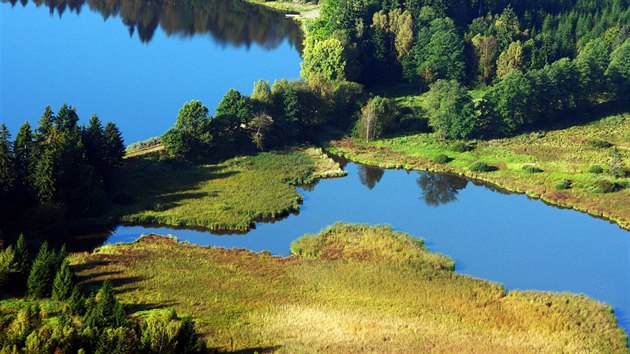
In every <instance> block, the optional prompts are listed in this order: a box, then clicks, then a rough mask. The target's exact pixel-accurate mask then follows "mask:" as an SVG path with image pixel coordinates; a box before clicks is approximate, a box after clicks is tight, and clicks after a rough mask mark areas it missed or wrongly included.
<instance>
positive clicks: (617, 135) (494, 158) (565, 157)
mask: <svg viewBox="0 0 630 354" xmlns="http://www.w3.org/2000/svg"><path fill="white" fill-rule="evenodd" d="M601 142H606V143H610V144H612V145H614V146H615V147H617V148H618V150H619V153H620V156H621V158H622V159H623V160H624V161H625V162H626V164H627V162H628V161H630V114H623V115H616V116H610V117H606V118H604V119H601V120H598V121H595V122H591V123H588V124H584V125H579V126H574V127H570V128H565V129H558V130H551V131H548V132H535V133H527V134H523V135H519V136H516V137H513V138H506V139H496V140H489V141H479V142H467V143H466V144H464V146H465V147H468V148H469V149H470V151H461V150H462V149H460V148H461V145H462V144H459V145H460V146H459V147H456V146H454V145H456V144H453V143H448V142H443V141H438V140H436V138H435V136H434V135H433V134H428V133H423V134H416V135H408V136H400V137H393V138H384V139H380V140H377V141H373V142H364V141H359V140H356V139H344V140H338V141H332V142H331V143H330V145H329V146H328V147H327V149H328V150H329V151H330V152H332V153H334V154H338V155H341V156H344V157H346V158H349V159H351V160H353V161H357V162H361V163H365V164H370V165H375V166H380V167H384V168H407V169H415V170H429V171H438V172H452V173H457V174H461V175H465V176H467V177H470V178H475V179H479V180H483V181H486V182H490V183H493V184H495V185H497V186H499V187H501V188H504V189H507V190H510V191H513V192H518V193H526V194H527V195H529V196H531V197H534V198H541V199H542V200H544V201H545V202H548V203H550V204H553V205H558V206H562V207H568V208H573V209H577V210H580V211H583V212H587V213H590V214H592V215H595V216H601V217H604V218H606V219H609V220H612V221H614V222H616V223H618V224H619V225H621V226H622V227H624V228H630V202H628V201H629V200H630V178H628V176H627V175H626V177H625V178H624V177H622V178H614V177H611V175H610V174H609V173H608V169H609V167H608V164H609V159H610V155H611V152H612V150H613V149H614V147H602V146H600V145H602V143H601ZM458 150H459V151H458ZM442 154H443V155H446V156H447V157H448V159H447V160H446V161H440V162H442V163H438V162H436V161H437V160H438V159H439V158H438V155H442ZM479 161H481V162H484V163H486V164H488V165H490V166H492V167H493V168H494V169H496V170H495V171H493V172H474V171H471V166H472V165H473V164H474V163H475V162H479ZM528 166H529V167H528ZM596 166H599V167H601V170H599V171H597V168H596ZM600 181H608V182H610V184H608V183H606V182H600ZM600 183H604V184H606V185H612V186H613V188H614V191H612V192H610V193H602V190H601V188H599V184H600ZM563 184H564V185H563Z"/></svg>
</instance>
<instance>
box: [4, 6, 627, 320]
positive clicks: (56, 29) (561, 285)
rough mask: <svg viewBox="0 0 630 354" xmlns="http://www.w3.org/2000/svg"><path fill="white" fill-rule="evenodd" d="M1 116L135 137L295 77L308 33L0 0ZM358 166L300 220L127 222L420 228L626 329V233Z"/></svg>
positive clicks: (480, 189) (226, 18)
mask: <svg viewBox="0 0 630 354" xmlns="http://www.w3.org/2000/svg"><path fill="white" fill-rule="evenodd" d="M0 1H1V3H0V9H1V11H0V119H1V121H2V122H4V123H6V124H7V125H8V126H9V129H10V130H11V131H12V132H13V133H14V134H15V132H17V129H18V127H19V126H20V125H21V124H22V123H23V122H24V121H29V122H31V124H35V123H36V121H37V120H38V118H39V116H40V114H41V112H43V110H44V107H45V106H46V105H51V106H52V107H53V110H55V111H56V110H57V109H58V108H59V107H60V106H61V105H62V104H63V103H64V102H67V103H69V104H71V105H74V106H76V108H77V110H78V113H79V115H80V116H81V117H82V122H84V123H85V122H87V120H88V119H89V117H90V116H91V115H92V114H93V113H98V114H99V116H100V117H101V119H102V120H104V121H109V120H111V121H114V122H116V124H117V125H118V126H119V127H120V128H121V130H122V131H123V134H124V137H125V140H126V141H127V142H134V141H138V140H143V139H146V138H149V137H152V136H158V135H161V134H162V133H163V132H164V131H165V130H166V129H168V128H169V127H170V126H172V125H173V124H174V122H175V117H176V116H177V111H178V110H179V108H180V107H181V106H182V104H183V103H184V102H187V101H189V100H191V99H199V100H201V101H202V102H204V103H205V104H206V105H207V106H208V107H209V108H210V109H211V110H213V108H214V107H215V106H216V104H217V103H218V102H219V100H220V99H221V97H222V96H223V94H224V93H225V92H226V91H227V90H228V89H229V88H236V89H238V90H240V91H242V92H244V93H249V92H251V89H252V87H253V82H254V81H256V80H259V79H264V80H270V81H273V79H276V78H289V79H291V78H297V77H299V62H300V54H299V51H300V48H299V46H300V42H301V32H300V30H299V27H298V25H297V24H296V23H295V22H293V21H291V20H287V19H285V18H284V16H283V15H282V14H279V13H276V12H273V11H268V10H265V9H262V8H260V7H256V6H253V5H250V4H247V3H243V2H239V1H236V0H210V1H205V2H203V3H200V2H194V1H190V0H177V1H175V0H171V1H164V0H162V1H152V2H135V1H134V2H132V1H129V0H112V1H107V2H106V1H104V0H90V2H89V3H85V2H84V1H83V0H76V1H72V2H64V1H54V2H53V1H49V2H46V1H40V0H38V1H35V2H29V1H28V0H20V1H19V2H18V1H16V0H10V1H7V0H0ZM345 169H346V170H347V171H348V173H349V175H348V176H347V177H344V178H338V179H330V180H322V181H320V182H319V183H318V184H316V185H315V186H311V187H309V188H301V189H300V190H299V191H300V193H301V194H302V195H303V196H304V204H303V205H302V207H301V211H300V213H299V214H298V215H291V216H289V217H288V218H286V219H284V220H280V221H277V222H275V223H259V224H258V225H257V227H256V229H254V230H252V231H251V232H249V233H247V234H245V235H213V234H211V233H209V232H201V231H189V230H172V229H168V228H144V227H130V226H121V227H118V228H117V229H116V230H115V231H114V232H113V233H112V235H111V236H110V237H109V239H108V241H107V242H109V243H113V242H130V241H133V240H135V239H137V238H138V236H139V235H140V234H142V233H158V234H173V235H176V236H177V237H178V238H179V239H180V240H182V241H188V242H191V243H195V244H200V245H214V246H222V247H228V248H232V247H239V248H247V249H250V250H253V251H262V250H269V251H271V252H272V253H273V254H276V255H283V256H286V255H288V254H289V245H290V244H291V242H292V241H293V240H295V239H296V238H298V237H299V236H301V235H303V234H305V233H317V232H319V231H320V230H321V229H322V228H324V227H326V226H328V225H331V224H333V223H335V222H337V221H344V222H353V223H369V224H382V223H386V224H391V225H392V226H393V227H394V229H396V230H400V231H404V232H408V233H410V234H412V235H414V236H419V237H423V238H424V239H425V240H426V245H427V247H428V248H429V249H430V250H431V251H432V252H440V253H444V254H446V255H448V256H450V257H452V258H453V259H454V260H455V262H456V270H457V272H459V273H462V274H468V275H472V276H475V277H479V278H483V279H488V280H491V281H496V282H500V283H503V284H504V285H505V286H506V287H507V288H509V289H534V290H549V291H569V292H573V293H584V294H586V295H588V296H590V297H592V298H594V299H597V300H600V301H603V302H606V303H609V304H611V305H613V306H614V308H615V313H616V315H617V316H618V318H619V320H620V323H621V325H622V327H623V328H624V329H625V330H626V331H627V332H628V331H629V330H630V255H629V253H630V237H629V236H630V233H628V232H627V231H624V230H622V229H621V228H619V227H618V226H617V225H614V224H611V223H609V222H607V221H604V220H600V219H596V218H593V217H590V216H588V215H586V214H583V213H579V212H576V211H573V210H565V209H559V208H554V207H550V206H547V205H545V204H544V203H543V202H541V201H538V200H531V199H529V198H527V197H526V196H524V195H516V194H506V193H503V192H501V191H499V190H496V189H494V188H491V187H488V186H483V185H475V184H474V183H472V182H470V181H468V180H466V179H462V178H460V177H457V176H452V175H445V174H431V173H420V172H408V171H404V170H381V169H377V168H372V167H367V166H362V165H359V164H354V163H348V164H347V165H346V166H345Z"/></svg>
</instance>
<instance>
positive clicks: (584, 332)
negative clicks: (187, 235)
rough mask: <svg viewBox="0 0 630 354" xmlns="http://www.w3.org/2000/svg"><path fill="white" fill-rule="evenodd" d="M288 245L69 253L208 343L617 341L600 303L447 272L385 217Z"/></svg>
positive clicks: (328, 347) (287, 348)
mask: <svg viewBox="0 0 630 354" xmlns="http://www.w3.org/2000/svg"><path fill="white" fill-rule="evenodd" d="M292 252H293V253H294V256H292V257H288V258H280V257H273V256H271V255H269V254H268V253H265V252H263V253H253V252H250V251H246V250H237V249H233V250H226V249H222V248H216V247H202V246H194V245H188V244H183V243H178V242H177V241H176V240H175V239H174V238H164V237H158V236H147V237H143V238H141V239H139V240H138V241H136V242H135V243H131V244H118V245H108V246H104V247H101V248H100V249H98V250H96V251H95V252H93V253H91V254H87V253H83V254H75V255H73V256H72V263H73V267H74V269H75V270H77V271H78V274H79V279H80V280H81V281H82V282H83V284H84V285H88V286H91V285H96V284H98V283H100V282H101V281H103V280H105V279H110V280H112V281H113V282H114V284H115V285H117V290H118V291H119V294H120V295H119V297H120V299H121V300H122V301H123V302H125V303H128V304H130V305H132V308H134V309H135V312H136V315H138V316H142V315H143V314H144V313H145V312H146V311H150V310H151V309H155V308H161V307H163V306H168V307H172V308H175V309H176V310H177V311H178V313H182V314H186V313H192V314H194V317H195V320H196V321H197V323H198V324H199V326H200V330H201V331H202V332H203V333H204V335H205V336H206V339H207V340H208V342H209V343H208V344H209V346H210V347H212V348H216V349H217V350H219V351H240V350H252V351H253V350H257V351H259V352H269V351H279V352H315V351H318V352H374V351H380V352H410V351H412V352H426V351H442V352H445V351H446V352H543V353H546V352H562V351H564V352H580V351H582V352H610V353H617V352H627V336H626V334H625V333H624V332H623V330H621V329H620V328H619V327H618V325H617V323H616V319H615V318H614V315H613V313H612V310H611V308H610V307H609V306H608V305H605V304H602V303H599V302H596V301H593V300H590V299H588V298H586V297H585V296H582V295H570V294H552V293H544V292H531V291H510V292H506V291H505V290H504V288H503V287H502V286H500V285H498V284H494V283H491V282H488V281H484V280H479V279H475V278H472V277H469V276H464V275H458V274H456V273H454V272H453V271H452V267H453V263H452V261H451V260H450V259H449V258H447V257H445V256H442V255H438V254H432V253H429V252H428V251H427V249H426V248H425V247H424V246H423V245H422V242H421V241H420V240H418V239H415V238H412V237H410V236H409V235H406V234H403V233H399V232H393V231H392V230H391V228H390V227H387V226H376V227H369V226H364V225H346V224H336V225H334V226H332V227H330V228H328V229H326V230H324V231H322V232H321V233H320V234H318V235H310V236H305V237H303V238H300V239H298V240H297V241H296V242H295V243H294V244H293V245H292ZM173 272H176V274H178V276H177V277H173V276H172V274H174V273H173ZM182 290H186V291H182Z"/></svg>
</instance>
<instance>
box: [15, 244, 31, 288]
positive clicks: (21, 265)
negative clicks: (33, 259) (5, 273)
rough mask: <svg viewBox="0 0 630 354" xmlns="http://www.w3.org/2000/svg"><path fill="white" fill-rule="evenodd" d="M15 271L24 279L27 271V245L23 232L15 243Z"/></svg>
mask: <svg viewBox="0 0 630 354" xmlns="http://www.w3.org/2000/svg"><path fill="white" fill-rule="evenodd" d="M14 262H15V271H16V272H17V273H18V274H19V275H20V279H25V278H26V275H27V273H28V271H29V262H28V247H27V246H26V239H25V238H24V234H20V237H18V240H17V243H16V244H15V258H14Z"/></svg>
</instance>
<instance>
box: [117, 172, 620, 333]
mask: <svg viewBox="0 0 630 354" xmlns="http://www.w3.org/2000/svg"><path fill="white" fill-rule="evenodd" d="M345 170H347V171H348V176H347V177H344V178H336V179H328V180H321V181H320V182H319V183H318V184H317V185H315V186H314V187H311V188H308V190H307V189H300V190H299V192H300V193H301V194H302V195H303V196H304V204H303V205H302V206H301V209H300V213H299V214H298V215H291V216H289V217H288V218H286V219H283V220H280V221H277V222H275V223H259V224H257V226H256V228H255V229H254V230H252V231H250V232H249V233H247V234H244V235H213V234H211V233H209V232H202V231H190V230H174V229H169V228H145V227H139V226H137V227H136V226H120V227H118V228H117V229H116V231H115V232H114V233H113V234H112V235H111V236H110V237H109V239H108V240H107V243H116V242H131V241H134V240H135V239H137V238H138V236H139V235H140V234H147V233H156V234H162V235H168V234H171V235H174V236H176V237H177V238H178V239H179V240H180V241H187V242H190V243H193V244H199V245H209V246H221V247H226V248H233V247H237V248H246V249H249V250H252V251H263V250H268V251H270V252H271V253H272V254H275V255H280V256H286V255H289V253H290V252H289V246H290V244H291V242H292V241H293V240H295V239H296V238H298V237H300V236H301V235H303V234H305V233H317V232H319V231H320V230H321V229H323V228H325V227H326V226H328V225H331V224H333V223H335V222H338V221H343V222H350V223H367V224H390V225H392V226H393V228H394V229H395V230H399V231H404V232H407V233H410V234H411V235H414V236H418V237H422V238H424V239H425V241H426V245H427V247H428V248H429V250H430V251H432V252H439V253H443V254H445V255H448V256H450V257H452V258H453V259H454V260H455V263H456V266H455V267H456V271H457V272H459V273H461V274H468V275H471V276H474V277H479V278H483V279H488V280H491V281H495V282H499V283H502V284H504V285H505V286H506V287H507V288H508V289H523V290H542V291H556V292H564V291H567V292H571V293H582V294H586V295H588V296H589V297H591V298H593V299H596V300H599V301H602V302H605V303H608V304H610V305H612V306H613V307H614V309H615V314H616V315H617V317H618V319H619V322H620V325H621V326H622V327H623V328H624V329H625V330H626V332H630V232H628V231H625V230H623V229H621V228H620V227H619V226H617V225H616V224H612V223H610V222H608V221H605V220H601V219H597V218H593V217H591V216H589V215H587V214H584V213H580V212H577V211H574V210H568V209H560V208H556V207H552V206H549V205H546V204H545V203H543V202H541V201H539V200H532V199H529V198H528V197H527V196H525V195H518V194H506V193H502V192H500V191H497V190H495V189H493V188H491V187H488V186H479V185H475V184H473V183H472V182H469V181H467V180H466V179H463V178H461V177H458V176H453V175H446V174H434V173H425V172H414V171H412V172H407V171H404V170H382V169H378V168H373V167H368V166H364V165H360V164H355V163H349V164H347V165H346V166H345Z"/></svg>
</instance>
